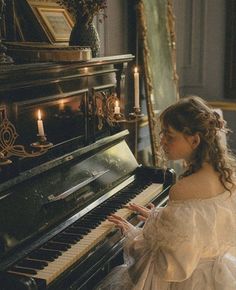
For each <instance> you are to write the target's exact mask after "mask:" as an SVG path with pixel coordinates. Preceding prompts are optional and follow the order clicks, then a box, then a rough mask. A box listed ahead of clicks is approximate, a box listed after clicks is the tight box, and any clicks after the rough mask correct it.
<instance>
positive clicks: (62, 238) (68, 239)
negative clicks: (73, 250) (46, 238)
mask: <svg viewBox="0 0 236 290" xmlns="http://www.w3.org/2000/svg"><path fill="white" fill-rule="evenodd" d="M81 238H82V236H80V235H75V234H66V233H63V232H62V233H60V234H59V235H57V236H55V237H54V238H53V239H52V240H51V241H53V242H62V243H69V244H71V245H73V244H76V243H77V242H78V241H79V240H81Z"/></svg>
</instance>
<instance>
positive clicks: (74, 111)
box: [0, 56, 175, 290]
mask: <svg viewBox="0 0 236 290" xmlns="http://www.w3.org/2000/svg"><path fill="white" fill-rule="evenodd" d="M131 59H132V57H130V56H123V57H119V58H118V57H113V58H104V59H102V60H101V59H100V60H99V59H96V60H92V61H90V62H87V63H83V64H79V63H78V64H67V65H65V64H64V65H61V64H40V65H37V64H34V65H33V64H31V65H19V66H17V65H13V66H11V67H7V68H4V69H3V70H2V71H1V72H0V82H1V86H0V98H1V104H0V120H1V124H0V149H1V156H0V181H1V184H0V289H1V290H36V289H37V290H40V289H41V290H44V289H47V290H69V289H70V290H78V289H88V290H90V289H92V288H93V287H94V286H95V285H96V284H97V283H98V282H99V281H100V280H101V279H102V278H103V277H104V276H105V275H106V274H107V273H108V272H109V271H110V269H111V268H112V267H114V266H115V265H117V264H118V263H122V243H123V240H124V237H123V236H122V234H121V233H120V232H119V230H117V229H116V228H115V227H114V225H113V224H112V223H110V222H108V221H107V216H108V215H110V214H111V213H116V214H118V215H120V216H122V217H124V218H126V219H128V220H129V221H130V222H131V223H132V224H133V225H135V226H141V223H140V222H139V221H138V219H137V217H136V215H135V213H133V212H130V211H129V210H128V209H126V208H124V205H125V204H128V203H130V202H135V203H137V204H140V205H147V204H148V203H150V202H153V203H154V204H155V205H156V206H164V205H165V203H166V202H167V200H168V190H169V188H170V186H171V185H172V184H173V183H174V181H175V175H174V172H173V171H172V170H171V169H166V170H164V169H162V168H152V167H145V166H142V165H141V164H139V163H138V162H137V160H136V158H135V157H134V155H133V153H132V151H131V149H130V148H129V146H128V144H127V140H128V137H129V134H128V131H127V130H124V129H123V128H122V127H121V126H120V124H118V123H116V122H114V120H112V119H111V118H110V116H109V115H108V114H107V110H108V109H109V108H108V107H107V101H108V100H109V98H110V97H111V96H112V97H114V95H115V97H118V98H119V100H120V102H121V103H122V102H123V104H124V102H125V100H123V99H122V98H123V97H124V91H123V90H124V86H123V82H124V76H125V73H124V68H126V67H127V66H126V65H125V64H127V63H128V62H129V61H130V60H131ZM38 109H40V110H41V113H42V121H43V125H44V130H45V133H46V137H47V140H46V143H44V142H43V143H42V144H41V143H40V142H39V141H38V142H37V130H38V127H37V116H35V114H36V112H37V111H38ZM35 139H36V140H35ZM35 144H36V145H35ZM40 144H41V145H42V146H41V147H40V146H39V148H37V145H40ZM45 144H46V145H45ZM31 145H33V146H31ZM37 152H38V155H37Z"/></svg>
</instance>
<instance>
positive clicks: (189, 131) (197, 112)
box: [160, 96, 235, 191]
mask: <svg viewBox="0 0 236 290" xmlns="http://www.w3.org/2000/svg"><path fill="white" fill-rule="evenodd" d="M160 121H161V126H162V128H165V129H168V127H169V126H170V127H172V128H173V129H175V130H177V131H179V132H182V133H184V134H186V135H189V136H191V135H194V134H196V133H198V134H199V136H200V144H199V146H198V147H197V149H196V150H195V152H194V154H193V156H192V158H191V161H190V163H189V164H188V168H187V170H186V171H185V172H184V173H183V174H182V175H181V176H180V177H185V176H188V175H191V174H192V173H194V172H197V171H198V170H199V169H200V168H201V167H202V165H203V163H204V162H208V163H210V164H211V165H212V166H213V168H214V169H215V170H216V172H218V173H219V178H220V181H221V183H222V185H223V186H224V187H225V189H227V190H229V191H231V190H230V189H232V187H233V186H234V185H235V183H234V180H233V176H234V173H235V158H234V156H233V154H232V153H231V151H230V150H229V148H227V146H224V145H223V144H222V142H221V141H220V131H223V132H225V133H228V132H229V131H230V130H229V129H228V128H227V126H226V122H225V120H224V119H223V118H222V117H221V116H220V115H219V114H218V113H217V112H215V111H214V110H213V109H212V108H211V107H210V106H209V105H208V104H207V103H206V102H205V101H204V100H203V99H202V98H200V97H198V96H189V97H185V98H181V99H180V100H179V101H178V102H177V103H175V104H173V105H171V106H169V107H168V108H167V109H165V110H164V111H163V112H162V113H161V115H160Z"/></svg>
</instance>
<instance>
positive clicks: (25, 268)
mask: <svg viewBox="0 0 236 290" xmlns="http://www.w3.org/2000/svg"><path fill="white" fill-rule="evenodd" d="M133 186H134V185H133ZM162 186H163V184H158V183H149V184H143V185H139V188H138V189H137V188H136V187H137V185H136V187H135V190H134V189H132V185H131V186H130V187H129V186H128V187H127V188H125V189H124V190H122V191H121V193H119V194H118V195H114V196H112V197H111V198H109V199H108V200H106V201H105V202H104V203H102V204H101V205H100V206H98V207H96V208H95V209H93V210H92V211H90V212H89V213H88V214H86V215H85V216H84V217H82V219H79V220H78V221H76V222H75V223H73V224H72V225H71V226H69V227H68V228H66V229H65V230H63V231H62V232H60V233H59V234H57V235H56V236H55V237H54V238H52V239H51V240H49V241H48V242H47V243H46V244H44V245H43V246H41V247H40V248H39V249H37V250H35V251H33V252H32V253H31V254H29V255H28V256H27V257H26V258H25V259H24V260H22V261H20V262H18V263H17V264H15V265H14V266H12V267H11V268H10V269H9V271H8V272H9V273H14V274H17V275H24V276H29V277H33V278H37V279H42V280H44V281H45V283H46V285H48V284H50V283H51V282H52V281H53V280H55V279H56V278H57V277H58V276H59V275H60V274H61V273H63V272H64V271H65V270H67V269H69V267H71V266H72V265H73V264H74V263H76V262H78V261H79V260H80V259H81V258H82V257H84V256H85V255H86V254H88V252H89V251H91V249H92V248H94V247H95V246H96V245H98V243H99V242H101V241H102V240H104V239H105V238H106V236H107V235H108V234H109V233H110V232H111V231H112V230H113V229H114V225H113V224H112V223H111V222H109V221H108V220H107V219H106V218H107V216H108V215H109V214H111V213H116V214H117V215H119V216H120V217H123V218H125V219H128V218H129V216H131V215H132V213H133V212H132V211H130V210H129V209H126V208H124V205H125V204H129V203H130V202H132V203H136V204H138V205H143V206H145V205H147V204H148V203H149V202H150V201H151V200H153V199H154V198H155V197H156V196H158V194H159V193H160V192H161V191H162Z"/></svg>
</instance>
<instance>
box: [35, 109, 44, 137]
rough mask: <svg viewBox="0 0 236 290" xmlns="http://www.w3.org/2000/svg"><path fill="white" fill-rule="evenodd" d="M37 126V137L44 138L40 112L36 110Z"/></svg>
mask: <svg viewBox="0 0 236 290" xmlns="http://www.w3.org/2000/svg"><path fill="white" fill-rule="evenodd" d="M37 124H38V135H39V136H45V134H44V128H43V120H42V116H41V111H40V110H38V120H37Z"/></svg>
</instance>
